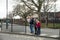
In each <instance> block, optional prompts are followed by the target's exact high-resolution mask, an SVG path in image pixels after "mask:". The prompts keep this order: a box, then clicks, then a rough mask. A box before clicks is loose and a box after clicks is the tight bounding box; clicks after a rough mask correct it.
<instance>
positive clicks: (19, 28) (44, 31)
mask: <svg viewBox="0 0 60 40" xmlns="http://www.w3.org/2000/svg"><path fill="white" fill-rule="evenodd" d="M2 30H3V31H6V24H5V23H4V24H3V25H2ZM26 30H27V33H30V29H29V27H27V28H26ZM8 31H11V24H9V27H8ZM13 32H25V26H20V25H16V24H14V25H13ZM41 33H42V34H48V35H59V29H48V28H43V29H41Z"/></svg>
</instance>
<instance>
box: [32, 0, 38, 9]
mask: <svg viewBox="0 0 60 40" xmlns="http://www.w3.org/2000/svg"><path fill="white" fill-rule="evenodd" d="M32 3H33V4H34V5H35V6H36V7H37V8H38V5H37V4H36V3H35V2H34V1H33V0H32Z"/></svg>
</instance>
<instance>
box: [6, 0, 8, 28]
mask: <svg viewBox="0 0 60 40" xmlns="http://www.w3.org/2000/svg"><path fill="white" fill-rule="evenodd" d="M6 29H8V0H6Z"/></svg>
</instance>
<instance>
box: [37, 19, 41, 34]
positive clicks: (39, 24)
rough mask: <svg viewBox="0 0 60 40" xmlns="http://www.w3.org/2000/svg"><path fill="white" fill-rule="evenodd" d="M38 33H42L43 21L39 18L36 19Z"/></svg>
mask: <svg viewBox="0 0 60 40" xmlns="http://www.w3.org/2000/svg"><path fill="white" fill-rule="evenodd" d="M36 28H37V35H40V34H41V23H40V21H39V20H36Z"/></svg>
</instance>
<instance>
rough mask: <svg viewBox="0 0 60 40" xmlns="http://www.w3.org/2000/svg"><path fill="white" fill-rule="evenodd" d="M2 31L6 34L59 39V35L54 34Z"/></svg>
mask: <svg viewBox="0 0 60 40" xmlns="http://www.w3.org/2000/svg"><path fill="white" fill-rule="evenodd" d="M0 33H6V34H16V35H25V36H34V37H44V38H52V39H59V36H57V37H53V36H47V35H44V34H43V35H42V34H41V35H40V36H37V35H33V34H26V33H15V32H0Z"/></svg>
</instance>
